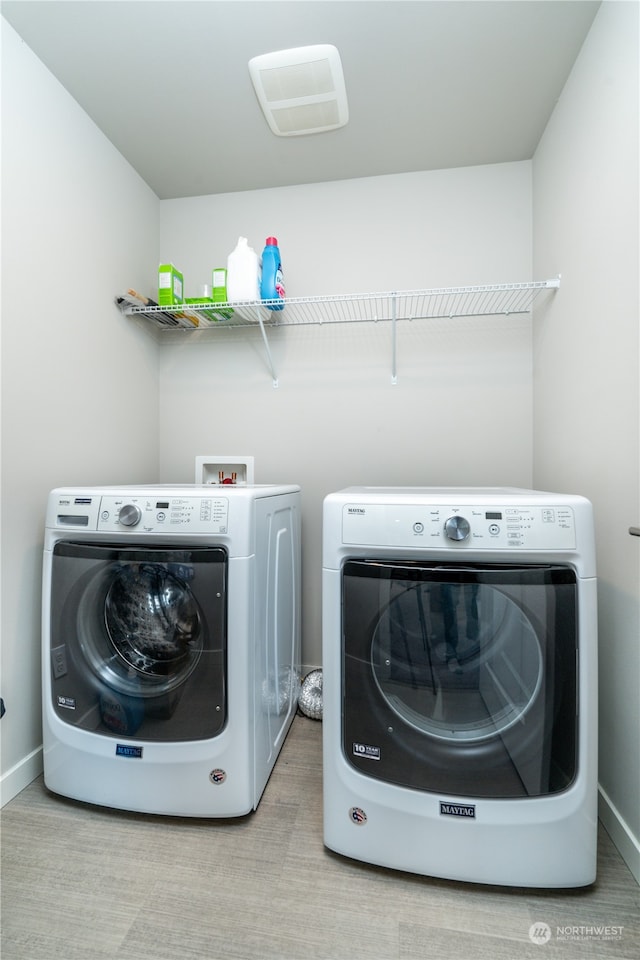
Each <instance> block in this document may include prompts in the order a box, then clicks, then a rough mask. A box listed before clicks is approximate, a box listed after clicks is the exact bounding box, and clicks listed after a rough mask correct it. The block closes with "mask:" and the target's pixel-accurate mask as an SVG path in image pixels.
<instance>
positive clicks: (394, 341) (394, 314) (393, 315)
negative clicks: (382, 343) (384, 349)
mask: <svg viewBox="0 0 640 960" xmlns="http://www.w3.org/2000/svg"><path fill="white" fill-rule="evenodd" d="M397 303H398V300H397V297H396V295H395V293H393V294H391V383H392V384H393V386H394V387H395V385H396V384H397V382H398V374H397V325H396V320H397V319H398V317H397V314H398V310H397Z"/></svg>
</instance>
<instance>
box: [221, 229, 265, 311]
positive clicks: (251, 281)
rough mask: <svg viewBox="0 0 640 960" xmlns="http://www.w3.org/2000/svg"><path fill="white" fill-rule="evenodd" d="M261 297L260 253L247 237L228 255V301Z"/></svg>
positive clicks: (240, 238) (239, 241)
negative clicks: (249, 242) (251, 245)
mask: <svg viewBox="0 0 640 960" xmlns="http://www.w3.org/2000/svg"><path fill="white" fill-rule="evenodd" d="M259 299H260V268H259V264H258V254H257V253H256V252H255V250H254V249H253V247H250V246H249V244H248V242H247V238H246V237H239V238H238V243H237V246H236V248H235V250H233V251H232V252H231V253H230V254H229V256H228V257H227V301H228V302H230V303H234V302H235V303H237V302H238V301H239V300H259Z"/></svg>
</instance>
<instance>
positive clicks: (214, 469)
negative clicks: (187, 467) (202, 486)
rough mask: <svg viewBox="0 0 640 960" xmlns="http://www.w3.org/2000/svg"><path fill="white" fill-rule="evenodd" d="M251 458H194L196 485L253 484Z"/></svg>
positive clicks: (214, 455)
mask: <svg viewBox="0 0 640 960" xmlns="http://www.w3.org/2000/svg"><path fill="white" fill-rule="evenodd" d="M253 459H254V458H253V457H244V456H238V455H236V456H231V455H228V456H222V455H219V454H215V453H214V454H211V455H210V456H203V457H196V481H195V482H196V483H207V484H208V483H213V484H216V485H218V484H225V485H226V484H235V485H236V486H241V485H242V486H246V485H247V484H252V483H253Z"/></svg>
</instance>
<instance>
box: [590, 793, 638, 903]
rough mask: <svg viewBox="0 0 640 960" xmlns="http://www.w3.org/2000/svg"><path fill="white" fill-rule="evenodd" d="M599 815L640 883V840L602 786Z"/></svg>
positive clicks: (599, 795) (599, 798)
mask: <svg viewBox="0 0 640 960" xmlns="http://www.w3.org/2000/svg"><path fill="white" fill-rule="evenodd" d="M598 816H599V818H600V821H601V823H602V825H603V827H604V828H605V830H606V831H607V833H608V834H609V836H610V837H611V839H612V840H613V842H614V844H615V846H616V847H617V849H618V852H619V853H620V856H621V857H622V859H623V860H624V862H625V863H626V865H627V866H628V867H629V870H630V871H631V873H632V874H633V876H634V878H635V881H636V883H638V884H640V842H638V840H637V838H636V837H634V835H633V833H632V832H631V830H630V829H629V826H628V824H627V823H626V821H625V819H624V818H623V817H622V816H621V814H620V811H619V810H618V809H617V807H616V806H615V804H614V803H613V802H612V800H611V797H610V796H609V795H608V794H607V792H606V790H603V789H602V787H601V786H598Z"/></svg>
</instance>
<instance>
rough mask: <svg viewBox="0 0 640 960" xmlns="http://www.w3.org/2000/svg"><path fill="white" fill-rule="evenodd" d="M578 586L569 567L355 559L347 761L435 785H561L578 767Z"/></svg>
mask: <svg viewBox="0 0 640 960" xmlns="http://www.w3.org/2000/svg"><path fill="white" fill-rule="evenodd" d="M576 591H577V583H576V576H575V572H574V571H573V570H572V569H570V568H568V567H562V566H551V565H535V564H532V565H530V566H516V565H508V564H503V565H500V564H493V565H492V564H469V565H468V566H464V567H460V566H458V565H455V564H447V563H419V562H417V561H416V562H412V561H407V562H400V561H397V562H392V561H375V560H348V561H346V562H345V564H344V566H343V571H342V621H343V624H342V630H343V637H342V643H343V658H342V671H343V678H342V679H343V683H342V689H343V697H342V729H343V751H344V755H345V758H346V759H347V761H348V762H349V763H350V764H352V765H353V766H354V767H356V768H357V769H358V770H359V771H361V772H362V773H364V774H365V775H367V776H370V777H375V778H377V779H380V780H384V781H387V782H390V783H398V784H402V785H405V786H409V787H413V788H418V789H423V790H432V791H433V792H438V793H440V792H447V793H451V794H457V795H466V796H480V797H496V798H503V797H505V798H506V797H519V796H545V795H547V794H549V793H556V792H559V791H561V790H563V789H565V788H566V787H567V786H568V785H569V784H570V783H571V782H572V781H573V779H574V777H575V773H576V770H577V678H576V649H577V642H578V637H577V615H576V604H577V594H576Z"/></svg>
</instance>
